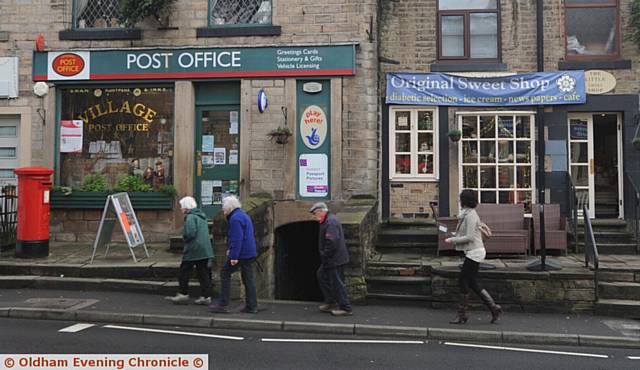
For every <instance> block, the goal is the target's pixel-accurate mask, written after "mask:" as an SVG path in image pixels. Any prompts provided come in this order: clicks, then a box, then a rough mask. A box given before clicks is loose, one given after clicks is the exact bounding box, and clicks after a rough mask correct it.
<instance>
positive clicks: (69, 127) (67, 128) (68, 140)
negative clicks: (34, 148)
mask: <svg viewBox="0 0 640 370" xmlns="http://www.w3.org/2000/svg"><path fill="white" fill-rule="evenodd" d="M60 152H61V153H82V120H62V121H60Z"/></svg>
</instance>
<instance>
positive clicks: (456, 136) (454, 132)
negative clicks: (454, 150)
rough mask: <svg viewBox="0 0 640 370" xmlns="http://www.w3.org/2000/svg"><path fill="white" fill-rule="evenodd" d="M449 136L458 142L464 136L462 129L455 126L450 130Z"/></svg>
mask: <svg viewBox="0 0 640 370" xmlns="http://www.w3.org/2000/svg"><path fill="white" fill-rule="evenodd" d="M447 136H449V139H451V141H453V142H456V141H459V140H460V138H461V137H462V131H460V130H458V129H457V128H453V129H451V130H449V133H448V134H447Z"/></svg>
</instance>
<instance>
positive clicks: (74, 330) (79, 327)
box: [58, 324, 95, 333]
mask: <svg viewBox="0 0 640 370" xmlns="http://www.w3.org/2000/svg"><path fill="white" fill-rule="evenodd" d="M92 326H95V324H75V325H71V326H67V327H66V328H63V329H60V330H58V331H59V332H62V333H77V332H79V331H81V330H84V329H89V328H90V327H92Z"/></svg>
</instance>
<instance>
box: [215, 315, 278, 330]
mask: <svg viewBox="0 0 640 370" xmlns="http://www.w3.org/2000/svg"><path fill="white" fill-rule="evenodd" d="M283 324H284V323H283V322H282V321H275V320H248V319H231V318H221V317H214V318H213V323H212V325H213V327H214V328H223V329H237V330H269V331H280V330H283Z"/></svg>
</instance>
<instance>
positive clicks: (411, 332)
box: [355, 324, 428, 339]
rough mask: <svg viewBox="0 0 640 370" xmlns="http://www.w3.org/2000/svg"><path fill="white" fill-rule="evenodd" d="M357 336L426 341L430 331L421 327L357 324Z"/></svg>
mask: <svg viewBox="0 0 640 370" xmlns="http://www.w3.org/2000/svg"><path fill="white" fill-rule="evenodd" d="M355 334H356V335H363V336H380V337H387V336H393V337H407V338H422V339H426V338H427V336H428V331H427V328H420V327H407V326H385V325H362V324H356V325H355Z"/></svg>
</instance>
